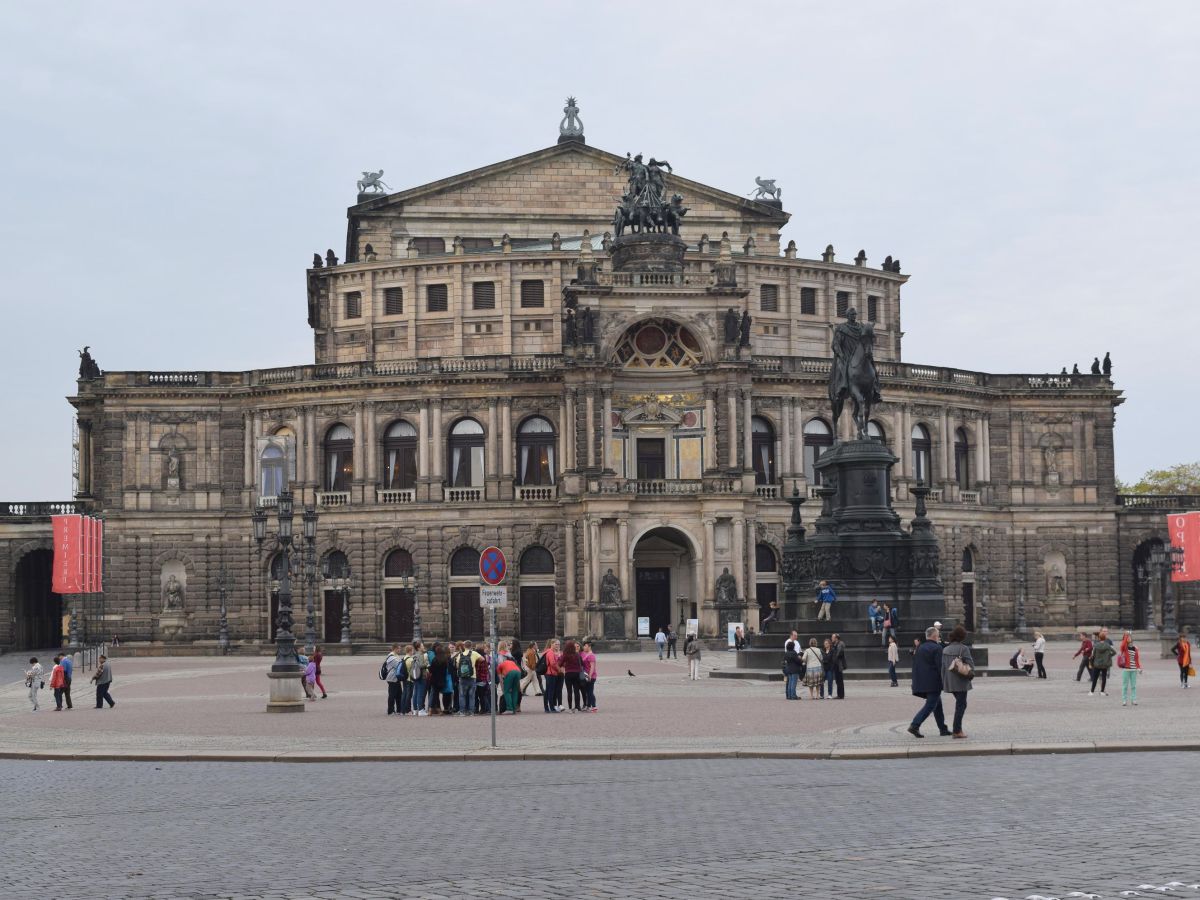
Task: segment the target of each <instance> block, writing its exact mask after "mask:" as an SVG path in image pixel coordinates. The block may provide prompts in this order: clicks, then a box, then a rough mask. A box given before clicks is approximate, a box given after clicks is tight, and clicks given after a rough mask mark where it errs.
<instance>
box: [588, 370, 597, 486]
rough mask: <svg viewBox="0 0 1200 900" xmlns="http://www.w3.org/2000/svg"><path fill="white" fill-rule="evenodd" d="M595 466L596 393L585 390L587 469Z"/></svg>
mask: <svg viewBox="0 0 1200 900" xmlns="http://www.w3.org/2000/svg"><path fill="white" fill-rule="evenodd" d="M595 466H596V392H595V391H594V390H593V389H591V388H588V389H587V467H588V468H589V469H592V468H595Z"/></svg>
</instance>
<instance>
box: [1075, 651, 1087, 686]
mask: <svg viewBox="0 0 1200 900" xmlns="http://www.w3.org/2000/svg"><path fill="white" fill-rule="evenodd" d="M1087 664H1088V658H1087V657H1086V656H1083V657H1080V659H1079V671H1078V672H1076V673H1075V680H1076V681H1082V680H1083V673H1084V672H1086V671H1087Z"/></svg>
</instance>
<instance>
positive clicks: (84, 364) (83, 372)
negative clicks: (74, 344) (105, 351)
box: [79, 345, 100, 381]
mask: <svg viewBox="0 0 1200 900" xmlns="http://www.w3.org/2000/svg"><path fill="white" fill-rule="evenodd" d="M89 349H90V345H89V346H87V347H84V348H83V349H82V350H80V351H79V377H80V378H82V379H85V380H88V381H90V380H91V379H93V378H99V377H100V367H99V366H98V365H96V360H94V359H92V354H91V353H90V352H89Z"/></svg>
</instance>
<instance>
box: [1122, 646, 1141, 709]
mask: <svg viewBox="0 0 1200 900" xmlns="http://www.w3.org/2000/svg"><path fill="white" fill-rule="evenodd" d="M1129 655H1130V656H1132V655H1133V654H1132V653H1131V654H1129ZM1137 677H1138V670H1137V669H1122V670H1121V702H1122V703H1125V702H1126V701H1128V700H1132V701H1133V702H1134V703H1137Z"/></svg>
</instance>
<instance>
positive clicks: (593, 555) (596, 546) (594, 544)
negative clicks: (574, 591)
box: [587, 518, 600, 603]
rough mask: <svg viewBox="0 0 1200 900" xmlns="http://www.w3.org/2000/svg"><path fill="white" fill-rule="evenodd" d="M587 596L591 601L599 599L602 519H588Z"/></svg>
mask: <svg viewBox="0 0 1200 900" xmlns="http://www.w3.org/2000/svg"><path fill="white" fill-rule="evenodd" d="M588 544H589V547H588V559H587V573H588V579H587V581H588V583H587V596H588V601H589V602H590V603H595V602H596V601H597V599H598V598H597V596H596V592H597V591H598V590H599V588H600V520H599V519H595V518H589V519H588Z"/></svg>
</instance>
